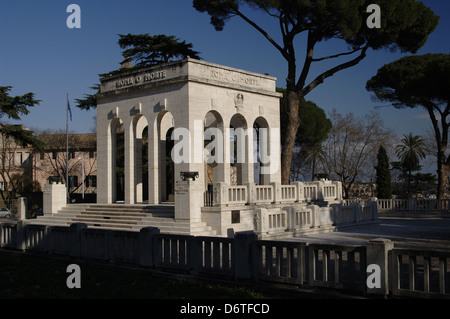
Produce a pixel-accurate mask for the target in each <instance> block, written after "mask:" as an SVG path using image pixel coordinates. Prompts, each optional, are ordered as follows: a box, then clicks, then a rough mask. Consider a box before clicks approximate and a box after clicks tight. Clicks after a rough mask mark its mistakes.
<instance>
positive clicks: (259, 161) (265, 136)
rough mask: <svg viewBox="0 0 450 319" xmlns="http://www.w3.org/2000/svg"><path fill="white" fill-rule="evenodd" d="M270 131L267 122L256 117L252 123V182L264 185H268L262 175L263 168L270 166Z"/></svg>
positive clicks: (264, 176) (268, 180)
mask: <svg viewBox="0 0 450 319" xmlns="http://www.w3.org/2000/svg"><path fill="white" fill-rule="evenodd" d="M269 134H270V130H269V124H268V123H267V120H266V119H265V118H263V117H261V116H260V117H258V118H257V119H256V120H255V121H254V122H253V163H254V182H255V183H256V184H260V185H265V184H269V183H270V178H269V176H267V174H264V171H265V170H264V167H267V166H268V165H270V163H269V156H270V143H269V141H270V135H269Z"/></svg>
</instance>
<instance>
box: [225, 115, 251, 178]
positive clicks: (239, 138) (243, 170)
mask: <svg viewBox="0 0 450 319" xmlns="http://www.w3.org/2000/svg"><path fill="white" fill-rule="evenodd" d="M251 135H253V134H252V132H251V131H249V130H248V126H247V121H246V120H245V118H244V117H243V116H242V115H241V114H235V115H234V116H233V117H232V118H231V121H230V184H231V185H243V184H244V183H247V182H249V181H250V180H253V178H252V177H251V175H253V171H252V172H250V171H249V169H248V163H249V160H250V158H249V136H251Z"/></svg>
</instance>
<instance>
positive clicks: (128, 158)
mask: <svg viewBox="0 0 450 319" xmlns="http://www.w3.org/2000/svg"><path fill="white" fill-rule="evenodd" d="M124 127H125V132H124V133H125V134H124V148H125V204H134V203H135V193H134V190H135V189H134V188H135V185H134V171H135V167H134V164H135V160H134V159H135V158H134V155H135V154H134V144H135V134H134V125H133V122H131V124H128V125H124Z"/></svg>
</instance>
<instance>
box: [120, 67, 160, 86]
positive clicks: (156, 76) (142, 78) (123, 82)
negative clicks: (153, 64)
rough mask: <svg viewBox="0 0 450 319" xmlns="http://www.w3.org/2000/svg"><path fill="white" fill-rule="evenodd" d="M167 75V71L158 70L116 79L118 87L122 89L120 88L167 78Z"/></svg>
mask: <svg viewBox="0 0 450 319" xmlns="http://www.w3.org/2000/svg"><path fill="white" fill-rule="evenodd" d="M166 76H167V73H166V71H158V72H153V73H146V74H143V75H137V76H133V77H129V78H125V79H120V80H118V81H116V88H118V89H120V88H124V87H129V86H134V85H140V84H145V83H149V82H154V81H158V80H162V79H165V78H166Z"/></svg>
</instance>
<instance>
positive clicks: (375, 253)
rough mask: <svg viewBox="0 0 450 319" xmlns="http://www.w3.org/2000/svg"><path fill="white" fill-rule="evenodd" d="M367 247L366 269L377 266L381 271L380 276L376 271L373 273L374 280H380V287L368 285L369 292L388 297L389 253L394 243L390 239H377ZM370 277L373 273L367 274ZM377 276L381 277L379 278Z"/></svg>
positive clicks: (371, 241)
mask: <svg viewBox="0 0 450 319" xmlns="http://www.w3.org/2000/svg"><path fill="white" fill-rule="evenodd" d="M366 247H367V248H366V249H367V251H366V267H369V266H370V265H376V266H378V267H379V268H378V267H377V269H379V270H380V273H379V274H377V273H376V270H374V272H373V278H374V280H377V279H379V282H378V284H379V286H375V287H372V288H369V285H367V292H368V293H372V294H377V295H384V296H387V295H388V294H389V251H390V250H392V249H393V248H394V243H393V242H392V241H391V240H389V239H385V238H377V239H373V240H370V241H369V242H368V243H367V246H366ZM370 275H371V273H367V276H368V277H369V276H370ZM377 276H380V277H379V278H377ZM368 280H370V279H368Z"/></svg>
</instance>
